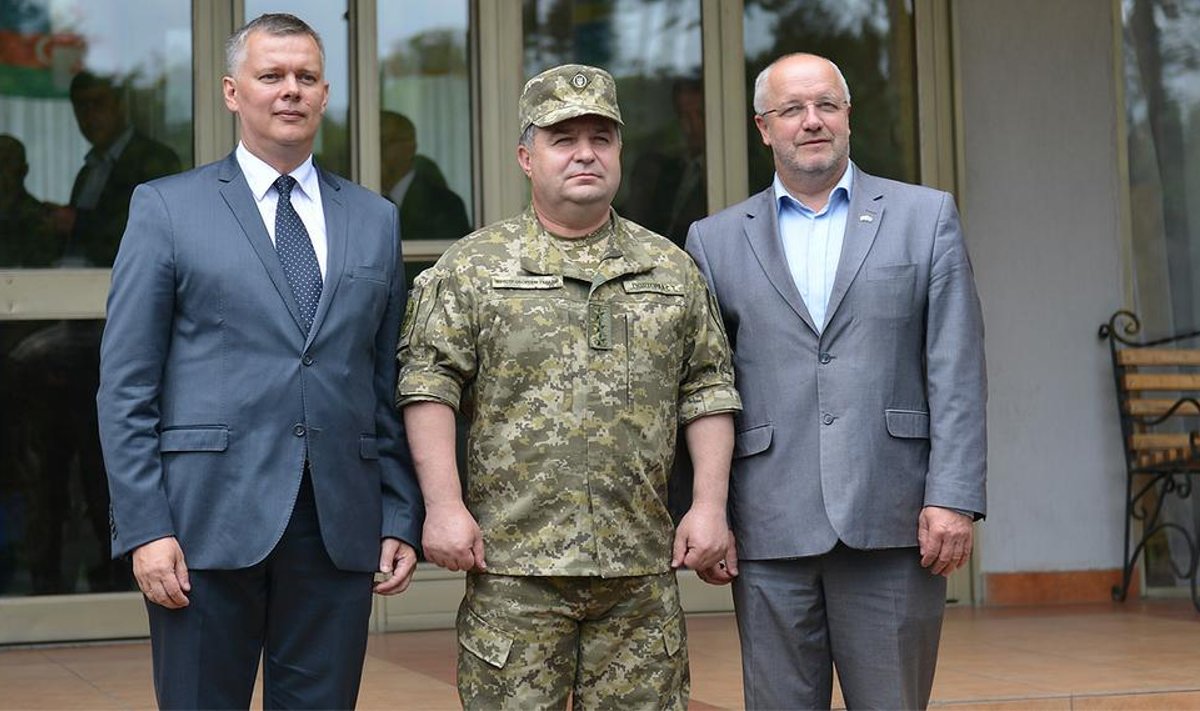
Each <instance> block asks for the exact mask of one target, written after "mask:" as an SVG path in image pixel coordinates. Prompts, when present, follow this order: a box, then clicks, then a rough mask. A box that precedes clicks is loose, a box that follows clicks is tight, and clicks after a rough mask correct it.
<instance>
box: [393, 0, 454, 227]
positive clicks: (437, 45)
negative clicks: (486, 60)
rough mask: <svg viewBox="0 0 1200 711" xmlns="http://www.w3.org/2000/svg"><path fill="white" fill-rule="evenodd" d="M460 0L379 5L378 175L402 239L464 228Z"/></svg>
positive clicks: (415, 0)
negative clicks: (395, 211) (393, 205)
mask: <svg viewBox="0 0 1200 711" xmlns="http://www.w3.org/2000/svg"><path fill="white" fill-rule="evenodd" d="M469 19H470V18H469V8H468V2H467V1H466V0H455V1H454V2H441V3H428V2H421V1H420V0H401V1H399V2H391V3H386V4H381V5H380V6H379V16H378V21H379V82H380V103H381V105H382V106H383V109H384V110H383V112H382V113H381V115H380V119H379V133H380V177H381V179H382V180H381V187H382V193H383V195H384V197H386V198H388V199H389V200H391V201H392V202H394V203H396V205H397V206H398V207H399V208H400V235H401V237H402V238H403V239H406V240H410V239H443V240H444V239H456V238H458V237H462V236H463V235H465V234H467V233H468V232H470V231H471V226H472V224H473V221H472V219H471V217H470V216H471V214H472V213H473V210H472V204H471V203H472V195H473V191H472V185H473V182H472V179H471V117H472V115H473V114H472V112H471V90H470V73H469V71H468V67H469V62H468V56H467V46H468V44H467V38H468V27H469V24H468V23H469Z"/></svg>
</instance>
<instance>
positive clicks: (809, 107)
mask: <svg viewBox="0 0 1200 711" xmlns="http://www.w3.org/2000/svg"><path fill="white" fill-rule="evenodd" d="M800 121H801V123H800V125H801V126H803V127H804V129H805V130H806V131H818V130H820V129H821V128H822V127H823V126H824V125H825V122H824V121H822V120H821V115H820V114H819V113H817V107H816V106H815V105H813V104H812V103H808V104H805V105H804V114H803V115H802V116H801V117H800Z"/></svg>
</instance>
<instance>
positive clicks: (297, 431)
mask: <svg viewBox="0 0 1200 711" xmlns="http://www.w3.org/2000/svg"><path fill="white" fill-rule="evenodd" d="M826 417H828V415H826ZM292 434H294V435H296V436H297V437H303V436H304V425H296V426H295V427H293V428H292Z"/></svg>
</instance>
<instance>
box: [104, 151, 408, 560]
mask: <svg viewBox="0 0 1200 711" xmlns="http://www.w3.org/2000/svg"><path fill="white" fill-rule="evenodd" d="M320 180H321V202H322V206H323V209H324V213H325V227H326V233H327V237H328V245H329V252H328V264H327V269H326V271H327V273H326V277H325V283H324V289H323V290H322V293H321V300H320V302H319V303H318V305H317V312H316V317H315V320H314V322H313V325H312V330H311V332H310V333H309V334H308V335H307V336H306V335H305V333H304V331H303V327H302V326H301V325H300V324H301V320H300V312H299V306H298V305H297V303H296V299H295V297H294V296H293V295H292V291H291V288H290V286H289V285H288V282H287V278H286V277H285V276H284V273H283V269H282V267H281V266H280V263H279V257H278V255H277V254H276V252H275V248H274V246H273V245H272V244H271V239H270V237H269V235H268V233H267V229H266V227H265V226H264V225H263V220H262V217H261V215H260V214H259V212H258V208H257V207H256V206H255V203H254V198H253V197H252V196H251V194H250V188H249V186H248V185H247V184H246V179H245V177H244V176H243V175H242V172H241V169H240V167H239V166H238V163H237V160H236V158H235V157H234V156H233V155H232V154H231V155H230V156H228V157H227V158H226V159H225V160H223V161H220V162H217V163H213V164H210V165H206V166H203V167H201V168H197V169H195V170H192V171H188V172H186V173H182V174H179V175H173V176H169V177H166V178H161V179H159V180H155V181H153V182H150V183H147V184H144V185H141V186H139V187H138V188H137V191H136V192H135V193H134V195H133V201H132V204H131V207H130V213H129V223H128V226H127V227H126V230H125V236H124V238H123V239H122V242H121V246H120V251H119V252H118V254H117V259H116V263H115V264H114V266H113V275H112V290H111V292H110V293H109V297H108V322H107V324H106V326H105V329H104V340H103V344H102V346H101V356H100V380H101V383H100V390H99V393H98V395H97V398H96V400H97V404H98V407H99V415H100V439H101V443H102V446H103V448H104V461H105V465H106V467H107V469H108V477H109V488H110V490H111V492H112V514H113V526H112V534H113V553H114V555H121V554H124V553H127V552H129V551H131V550H133V549H134V548H136V547H137V546H139V545H141V544H143V543H146V542H148V541H151V540H154V539H156V538H161V537H163V536H168V535H174V536H176V537H177V538H178V539H179V542H180V545H181V546H182V547H183V551H184V555H186V556H187V562H188V565H189V566H191V567H194V568H244V567H248V566H250V565H253V564H255V563H257V562H259V561H261V560H262V559H263V558H264V557H265V556H266V555H267V554H268V553H269V552H270V551H271V549H272V548H273V547H274V546H275V543H276V542H277V541H278V540H279V538H280V536H281V535H282V534H283V531H284V528H285V527H286V526H287V523H288V520H289V518H290V516H291V510H292V504H293V502H294V501H295V499H296V492H297V490H298V488H299V485H300V479H301V472H302V469H303V464H304V460H305V456H306V453H307V457H308V460H309V462H310V469H311V472H312V483H313V488H314V492H315V494H316V502H317V510H318V515H319V518H320V522H321V533H322V538H323V539H324V542H325V547H326V549H327V550H328V551H329V555H330V557H332V558H333V562H334V564H335V565H337V566H338V567H339V568H342V569H346V570H359V571H372V570H375V569H376V568H377V567H378V565H379V539H380V536H394V537H397V538H400V539H403V540H405V541H407V542H409V543H411V544H413V545H414V546H416V547H418V549H419V540H418V536H419V534H420V530H421V518H422V515H421V508H420V503H421V499H420V493H419V491H418V489H417V485H416V481H415V479H414V476H413V473H412V466H411V461H410V460H409V455H408V450H407V446H406V444H405V440H404V432H403V429H402V425H401V421H400V418H399V415H398V413H397V412H396V410H395V409H394V407H393V406H392V397H393V395H392V390H393V388H394V387H395V382H396V368H397V365H396V359H395V352H396V339H397V335H398V333H399V328H400V319H401V315H402V314H403V312H404V301H405V293H406V292H405V285H404V271H403V269H402V266H401V262H400V245H399V240H398V239H397V234H398V228H397V224H398V222H397V219H398V218H397V213H396V208H395V206H394V205H392V204H391V203H389V202H387V201H386V200H384V199H382V198H380V197H379V196H378V195H375V194H374V193H371V192H368V191H367V190H364V189H363V188H361V187H359V186H357V185H354V184H353V183H350V182H347V181H345V180H343V179H341V178H339V177H337V176H335V175H332V174H330V173H327V172H325V171H320Z"/></svg>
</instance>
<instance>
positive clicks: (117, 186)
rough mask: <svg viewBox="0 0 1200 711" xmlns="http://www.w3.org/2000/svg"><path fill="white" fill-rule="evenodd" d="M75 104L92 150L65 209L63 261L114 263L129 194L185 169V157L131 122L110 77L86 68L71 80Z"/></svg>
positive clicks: (72, 263) (61, 219)
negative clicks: (181, 160) (182, 166)
mask: <svg viewBox="0 0 1200 711" xmlns="http://www.w3.org/2000/svg"><path fill="white" fill-rule="evenodd" d="M71 107H72V108H73V109H74V110H75V120H76V121H77V122H78V123H79V131H80V133H82V134H83V137H84V138H86V139H87V141H88V143H90V144H92V149H91V150H90V151H88V154H87V157H86V158H85V159H84V161H85V162H84V165H83V168H82V169H81V170H80V171H79V175H78V176H76V178H75V185H74V187H72V188H71V205H70V207H68V208H63V209H62V210H61V211H60V213H59V214H60V217H59V225H60V229H62V230H63V231H64V232H65V233H66V234H67V235H68V239H67V247H66V252H65V254H64V258H63V262H62V266H99V267H107V266H111V265H112V262H113V257H115V256H116V254H117V245H118V244H119V243H120V241H121V233H122V232H124V231H125V220H126V219H127V218H128V216H129V198H130V197H132V196H133V189H134V188H135V187H137V185H138V183H143V182H146V181H147V180H152V179H153V178H157V177H160V176H163V175H167V174H168V173H177V172H179V157H178V156H176V155H175V152H174V151H172V150H171V149H170V148H168V147H167V146H165V145H163V144H161V143H159V142H158V141H155V140H154V139H152V138H150V137H148V136H146V135H144V134H142V133H141V132H139V131H138V130H137V129H135V128H134V127H133V126H132V125H131V124H130V123H129V121H128V119H127V117H126V112H125V102H124V100H123V99H122V97H121V92H120V90H119V87H117V86H116V85H115V84H114V83H113V80H112V79H110V78H108V77H103V76H99V75H96V74H92V73H91V72H88V71H83V72H80V73H79V74H77V75H75V78H74V79H73V80H71Z"/></svg>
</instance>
